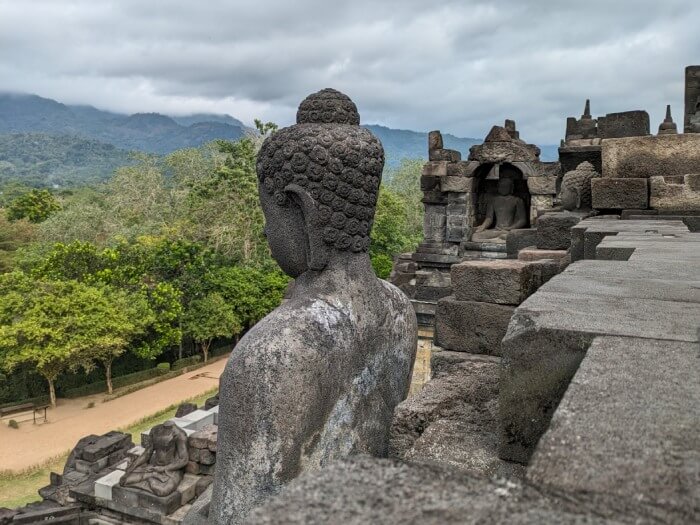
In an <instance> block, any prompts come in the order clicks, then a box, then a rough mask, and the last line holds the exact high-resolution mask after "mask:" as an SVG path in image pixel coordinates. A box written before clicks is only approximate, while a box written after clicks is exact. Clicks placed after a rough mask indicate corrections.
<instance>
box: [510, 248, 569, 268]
mask: <svg viewBox="0 0 700 525" xmlns="http://www.w3.org/2000/svg"><path fill="white" fill-rule="evenodd" d="M544 259H551V260H553V261H557V262H558V263H560V264H562V263H565V264H566V263H568V262H569V261H568V259H569V252H568V251H566V250H540V249H538V248H524V249H522V250H520V251H519V252H518V260H520V261H541V260H544Z"/></svg>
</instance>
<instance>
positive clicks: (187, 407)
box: [175, 403, 198, 417]
mask: <svg viewBox="0 0 700 525" xmlns="http://www.w3.org/2000/svg"><path fill="white" fill-rule="evenodd" d="M197 408H198V407H197V405H195V404H194V403H181V404H180V406H179V407H177V412H175V417H184V416H186V415H187V414H191V413H192V412H194V411H195V410H197Z"/></svg>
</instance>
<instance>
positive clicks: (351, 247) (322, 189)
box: [257, 89, 384, 252]
mask: <svg viewBox="0 0 700 525" xmlns="http://www.w3.org/2000/svg"><path fill="white" fill-rule="evenodd" d="M359 123H360V115H359V114H358V112H357V107H356V106H355V104H354V103H353V101H352V100H350V98H349V97H348V96H347V95H344V94H343V93H341V92H339V91H336V90H334V89H324V90H322V91H319V92H318V93H314V94H313V95H309V96H308V97H307V98H306V99H304V101H303V102H302V103H301V105H300V106H299V111H298V112H297V124H295V125H293V126H290V127H287V128H283V129H281V130H279V131H277V132H276V133H274V134H272V135H271V136H269V137H268V138H267V139H265V142H264V143H263V145H262V148H261V149H260V153H259V154H258V161H257V173H258V183H259V185H260V191H264V192H266V193H267V194H268V195H272V196H274V199H275V202H276V204H277V205H278V206H288V205H289V196H288V194H287V192H286V188H287V187H288V186H289V185H290V184H296V185H297V186H300V187H302V188H304V189H305V190H306V191H307V192H308V194H309V195H310V196H311V198H312V199H313V200H314V203H315V204H316V207H317V212H318V214H317V216H318V221H319V222H320V225H319V227H320V228H322V237H323V241H324V243H326V244H327V245H330V246H333V247H334V248H335V249H337V250H340V251H353V252H366V251H367V250H368V249H369V244H370V239H369V232H370V230H371V229H372V221H373V219H374V211H375V207H376V204H377V194H378V191H379V183H380V181H381V177H382V170H383V168H384V148H382V144H381V142H379V140H378V139H377V138H376V137H375V136H374V135H373V134H372V133H371V132H370V131H368V130H367V129H365V128H361V127H360V126H359V125H358V124H359Z"/></svg>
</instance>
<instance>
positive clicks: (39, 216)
mask: <svg viewBox="0 0 700 525" xmlns="http://www.w3.org/2000/svg"><path fill="white" fill-rule="evenodd" d="M60 209H61V206H59V204H58V201H57V200H56V198H55V197H54V196H53V195H51V193H50V192H49V191H48V190H37V189H33V190H30V191H28V192H27V193H25V194H23V195H20V196H19V197H17V198H16V199H14V200H13V201H12V202H11V203H10V205H9V206H8V207H7V219H8V220H10V221H18V220H21V219H27V220H28V221H29V222H33V223H38V222H44V221H45V220H46V219H48V218H49V217H50V216H51V214H53V213H54V212H56V211H58V210H60Z"/></svg>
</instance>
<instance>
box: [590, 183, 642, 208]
mask: <svg viewBox="0 0 700 525" xmlns="http://www.w3.org/2000/svg"><path fill="white" fill-rule="evenodd" d="M591 196H592V198H593V207H594V208H596V209H599V210H606V209H614V210H622V209H624V208H639V209H645V208H647V207H648V203H649V195H648V193H647V179H640V178H637V179H632V178H619V179H612V178H603V177H597V178H594V179H591Z"/></svg>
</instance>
